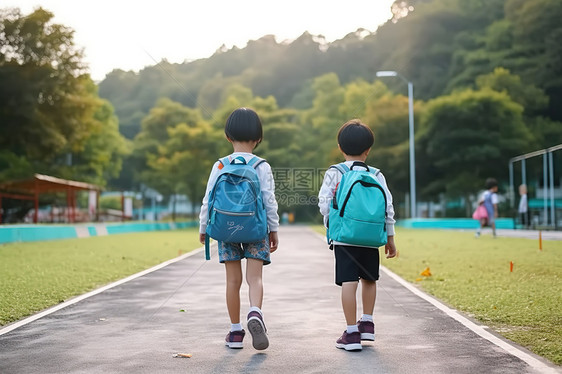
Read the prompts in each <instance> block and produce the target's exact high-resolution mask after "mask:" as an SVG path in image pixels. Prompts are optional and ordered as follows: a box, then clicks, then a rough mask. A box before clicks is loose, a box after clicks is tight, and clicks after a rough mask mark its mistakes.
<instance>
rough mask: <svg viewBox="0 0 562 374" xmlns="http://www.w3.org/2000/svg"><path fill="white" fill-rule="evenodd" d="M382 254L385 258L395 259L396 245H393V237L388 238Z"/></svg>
mask: <svg viewBox="0 0 562 374" xmlns="http://www.w3.org/2000/svg"><path fill="white" fill-rule="evenodd" d="M384 253H385V254H386V258H393V257H396V245H395V244H394V236H389V237H388V241H387V243H386V245H385V246H384Z"/></svg>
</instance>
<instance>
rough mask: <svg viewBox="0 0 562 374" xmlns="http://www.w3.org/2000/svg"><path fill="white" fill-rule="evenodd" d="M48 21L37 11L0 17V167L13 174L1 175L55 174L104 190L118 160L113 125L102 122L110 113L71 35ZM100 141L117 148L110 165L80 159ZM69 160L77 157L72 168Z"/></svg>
mask: <svg viewBox="0 0 562 374" xmlns="http://www.w3.org/2000/svg"><path fill="white" fill-rule="evenodd" d="M52 18H53V14H52V13H51V12H49V11H46V10H44V9H42V8H38V9H36V10H35V11H33V12H32V13H30V14H29V15H22V14H21V12H20V10H19V9H2V10H0V45H1V47H0V82H1V84H0V149H2V155H1V156H0V166H2V167H6V168H10V169H15V168H17V170H13V171H11V172H7V173H2V174H3V175H6V176H8V175H9V176H10V177H24V174H28V173H30V172H39V173H54V174H57V175H60V176H63V177H65V176H66V177H74V178H80V179H85V180H88V181H95V182H96V183H100V184H105V181H104V180H103V177H104V176H105V175H108V174H115V171H116V169H117V168H119V167H120V159H119V158H120V157H121V155H122V154H123V152H122V150H121V146H117V143H119V142H120V139H119V137H120V135H119V133H118V128H117V126H118V125H117V122H116V119H115V118H110V117H111V115H107V116H105V117H104V116H103V114H102V113H103V112H104V111H105V112H106V113H110V112H112V111H113V109H112V107H111V105H110V104H109V103H108V102H104V101H102V100H100V98H99V97H98V95H97V88H96V86H95V85H94V83H93V82H92V80H91V78H90V77H89V75H88V74H87V73H86V66H85V65H84V63H83V62H82V51H81V50H80V49H78V48H76V47H75V46H74V42H73V33H74V32H73V31H72V30H71V29H69V28H67V27H65V26H63V25H59V24H53V23H52V22H51V20H52ZM98 134H103V135H104V136H105V137H106V138H108V139H109V138H111V139H113V140H115V141H116V142H117V143H113V145H116V146H117V149H116V150H115V151H114V152H113V151H110V154H111V156H110V159H111V162H101V160H100V159H99V157H98V159H97V160H96V157H97V156H94V155H93V153H92V152H90V153H89V154H88V152H86V153H84V151H85V149H86V147H88V146H89V145H92V144H93V142H95V140H94V138H95V136H97V135H98ZM109 144H112V143H110V142H108V143H106V145H107V146H109ZM107 150H108V149H107V148H103V147H102V148H100V149H99V150H98V151H100V152H102V153H103V151H107ZM70 155H73V156H78V157H73V158H74V160H73V161H72V164H69V161H70ZM104 157H105V156H104ZM110 169H113V170H112V171H111V172H109V170H110ZM108 172H109V173H108Z"/></svg>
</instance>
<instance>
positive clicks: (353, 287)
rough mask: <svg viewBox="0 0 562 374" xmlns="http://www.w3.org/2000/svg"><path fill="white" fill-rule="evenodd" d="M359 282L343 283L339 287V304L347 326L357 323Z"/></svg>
mask: <svg viewBox="0 0 562 374" xmlns="http://www.w3.org/2000/svg"><path fill="white" fill-rule="evenodd" d="M358 285H359V282H343V283H342V285H341V304H342V307H343V314H344V316H345V321H346V323H347V325H348V326H352V325H355V324H356V323H357V286H358Z"/></svg>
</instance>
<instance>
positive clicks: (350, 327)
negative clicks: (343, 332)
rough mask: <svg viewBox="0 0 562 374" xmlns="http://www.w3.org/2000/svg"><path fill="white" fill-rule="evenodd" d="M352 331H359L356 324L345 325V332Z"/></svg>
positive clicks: (349, 332)
mask: <svg viewBox="0 0 562 374" xmlns="http://www.w3.org/2000/svg"><path fill="white" fill-rule="evenodd" d="M354 332H359V327H357V325H351V326H347V333H348V334H351V333H354Z"/></svg>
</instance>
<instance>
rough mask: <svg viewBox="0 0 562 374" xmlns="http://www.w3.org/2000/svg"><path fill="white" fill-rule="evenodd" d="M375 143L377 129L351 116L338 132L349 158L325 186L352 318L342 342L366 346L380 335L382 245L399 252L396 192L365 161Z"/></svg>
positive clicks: (339, 275)
mask: <svg viewBox="0 0 562 374" xmlns="http://www.w3.org/2000/svg"><path fill="white" fill-rule="evenodd" d="M373 143H374V135H373V132H372V131H371V129H370V128H369V127H368V126H366V125H365V124H363V123H361V122H360V121H359V120H351V121H348V122H346V123H345V124H344V125H343V126H342V127H341V128H340V130H339V132H338V146H339V149H340V151H341V152H342V154H343V156H344V157H345V162H342V163H340V164H337V165H332V166H331V167H330V168H329V169H328V170H327V171H326V174H325V175H324V180H323V182H322V187H321V188H320V192H319V196H318V198H319V203H318V206H319V208H320V213H322V215H323V216H324V225H325V226H326V227H327V237H328V243H329V244H330V248H333V250H334V255H335V262H336V270H335V278H336V280H335V281H336V284H337V285H338V286H341V289H342V294H341V300H342V307H343V312H344V316H345V320H346V323H347V328H346V330H345V331H344V333H343V335H342V336H341V337H340V338H339V339H338V340H337V341H336V347H337V348H341V349H345V350H347V351H360V350H361V349H362V346H361V341H362V340H375V325H374V322H373V311H374V307H375V299H376V295H377V288H376V281H377V280H378V279H379V250H378V247H380V246H384V248H385V254H386V257H387V258H392V257H395V256H396V245H395V244H394V223H395V221H394V208H393V205H392V195H391V194H390V191H389V190H388V187H387V185H386V180H385V178H384V176H383V175H382V173H381V172H380V170H378V169H375V168H373V167H371V166H368V165H367V164H366V163H365V160H366V159H367V156H368V154H369V151H370V149H371V147H372V146H373ZM359 282H361V288H362V292H361V293H362V301H363V314H362V316H361V318H360V319H359V321H357V300H356V293H357V288H358V285H359Z"/></svg>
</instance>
